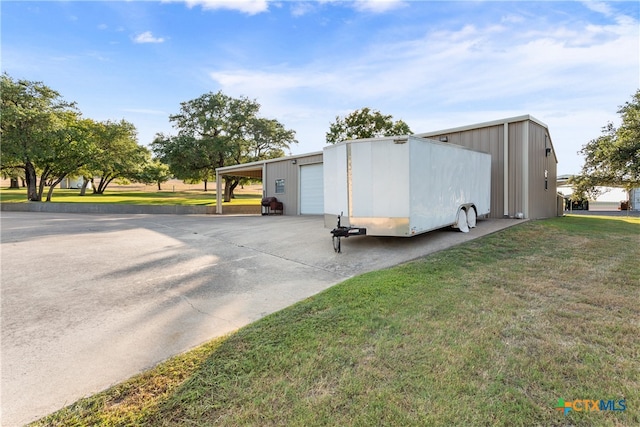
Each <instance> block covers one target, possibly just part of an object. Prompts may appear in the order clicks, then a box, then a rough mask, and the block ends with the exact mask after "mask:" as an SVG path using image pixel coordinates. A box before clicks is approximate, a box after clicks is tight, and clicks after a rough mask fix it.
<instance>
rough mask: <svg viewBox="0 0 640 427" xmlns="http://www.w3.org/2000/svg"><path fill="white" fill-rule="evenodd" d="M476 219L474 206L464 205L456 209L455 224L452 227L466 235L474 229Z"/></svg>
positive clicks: (476, 214)
mask: <svg viewBox="0 0 640 427" xmlns="http://www.w3.org/2000/svg"><path fill="white" fill-rule="evenodd" d="M477 219H478V212H477V211H476V206H475V205H474V204H473V203H466V204H464V205H461V206H459V207H458V213H457V214H456V222H455V223H453V225H452V226H453V228H457V229H458V230H460V231H462V232H463V233H468V232H469V230H470V229H471V228H475V226H476V223H477Z"/></svg>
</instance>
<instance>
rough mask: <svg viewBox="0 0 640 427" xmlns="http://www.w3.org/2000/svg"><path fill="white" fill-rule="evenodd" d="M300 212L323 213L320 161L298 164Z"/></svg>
mask: <svg viewBox="0 0 640 427" xmlns="http://www.w3.org/2000/svg"><path fill="white" fill-rule="evenodd" d="M300 213H301V214H314V215H321V214H323V213H324V191H323V181H322V163H318V164H314V165H304V166H300Z"/></svg>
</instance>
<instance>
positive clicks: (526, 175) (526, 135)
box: [522, 120, 529, 218]
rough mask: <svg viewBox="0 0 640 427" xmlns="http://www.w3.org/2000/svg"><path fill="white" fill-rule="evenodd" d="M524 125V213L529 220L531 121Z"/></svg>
mask: <svg viewBox="0 0 640 427" xmlns="http://www.w3.org/2000/svg"><path fill="white" fill-rule="evenodd" d="M522 125H523V126H522V190H523V191H522V213H523V214H524V217H525V218H529V121H528V120H526V121H525V122H524V123H523V124H522Z"/></svg>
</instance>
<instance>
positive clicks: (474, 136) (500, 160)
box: [429, 125, 504, 218]
mask: <svg viewBox="0 0 640 427" xmlns="http://www.w3.org/2000/svg"><path fill="white" fill-rule="evenodd" d="M445 137H446V139H447V142H448V143H450V144H456V145H462V146H464V147H469V148H472V149H474V150H477V151H482V152H485V153H489V154H491V214H490V217H491V218H502V216H503V211H504V209H503V205H504V203H503V200H504V185H503V183H504V126H502V125H496V126H489V127H484V128H479V129H471V130H465V131H460V132H453V133H446V134H442V135H430V136H429V138H430V139H435V140H436V141H438V140H441V139H442V138H445Z"/></svg>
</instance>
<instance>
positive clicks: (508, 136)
mask: <svg viewBox="0 0 640 427" xmlns="http://www.w3.org/2000/svg"><path fill="white" fill-rule="evenodd" d="M416 136H421V137H425V138H432V139H436V140H439V141H442V142H448V143H451V144H457V145H462V146H464V147H469V148H472V149H474V150H477V151H483V152H486V153H489V154H491V158H492V164H491V214H490V216H491V217H492V218H504V217H510V218H518V217H522V218H549V217H552V216H557V214H558V199H557V192H556V176H557V165H558V159H557V157H556V153H555V150H554V148H553V143H552V141H551V136H550V135H549V128H548V127H547V125H546V124H544V123H542V122H541V121H539V120H537V119H535V118H534V117H531V116H530V115H525V116H518V117H511V118H507V119H502V120H495V121H491V122H485V123H478V124H473V125H468V126H462V127H457V128H452V129H444V130H439V131H435V132H427V133H420V134H417V135H416Z"/></svg>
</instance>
